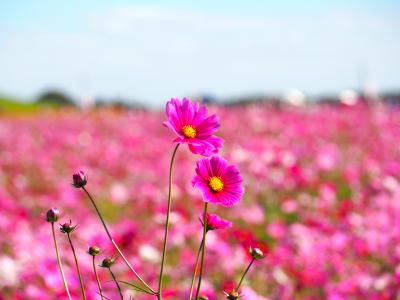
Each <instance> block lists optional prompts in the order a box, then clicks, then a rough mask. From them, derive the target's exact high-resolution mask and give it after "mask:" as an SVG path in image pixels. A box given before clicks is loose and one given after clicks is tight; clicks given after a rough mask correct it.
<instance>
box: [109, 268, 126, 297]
mask: <svg viewBox="0 0 400 300" xmlns="http://www.w3.org/2000/svg"><path fill="white" fill-rule="evenodd" d="M108 270H109V271H110V274H111V276H112V278H113V279H114V282H115V284H116V285H117V288H118V292H119V296H120V297H121V300H123V299H124V295H122V291H121V287H120V285H119V283H118V281H117V278H115V275H114V273H113V272H112V271H111V268H108Z"/></svg>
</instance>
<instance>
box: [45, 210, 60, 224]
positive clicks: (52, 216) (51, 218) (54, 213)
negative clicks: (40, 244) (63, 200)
mask: <svg viewBox="0 0 400 300" xmlns="http://www.w3.org/2000/svg"><path fill="white" fill-rule="evenodd" d="M59 218H60V211H59V210H58V209H57V208H54V207H53V208H51V209H49V210H48V211H47V213H46V221H47V222H50V223H54V222H57V221H58V219H59Z"/></svg>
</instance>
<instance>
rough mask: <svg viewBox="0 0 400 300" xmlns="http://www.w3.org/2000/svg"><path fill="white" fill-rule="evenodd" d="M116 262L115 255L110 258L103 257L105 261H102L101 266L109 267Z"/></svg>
mask: <svg viewBox="0 0 400 300" xmlns="http://www.w3.org/2000/svg"><path fill="white" fill-rule="evenodd" d="M114 264H115V258H114V257H108V258H105V259H103V261H102V262H101V265H100V267H102V268H107V269H109V268H111V267H112V266H113V265H114Z"/></svg>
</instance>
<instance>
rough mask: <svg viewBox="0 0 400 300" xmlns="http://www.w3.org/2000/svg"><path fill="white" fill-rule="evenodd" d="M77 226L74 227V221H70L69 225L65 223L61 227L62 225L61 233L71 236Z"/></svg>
mask: <svg viewBox="0 0 400 300" xmlns="http://www.w3.org/2000/svg"><path fill="white" fill-rule="evenodd" d="M76 226H77V225H75V226H73V225H72V221H71V220H69V223H64V224H61V225H60V231H61V232H62V233H67V234H69V233H71V232H74V231H75V229H76Z"/></svg>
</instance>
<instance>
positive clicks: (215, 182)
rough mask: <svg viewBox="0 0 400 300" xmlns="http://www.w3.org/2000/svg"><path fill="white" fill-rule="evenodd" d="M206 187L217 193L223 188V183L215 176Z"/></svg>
mask: <svg viewBox="0 0 400 300" xmlns="http://www.w3.org/2000/svg"><path fill="white" fill-rule="evenodd" d="M208 186H209V187H210V188H211V189H212V190H213V191H214V192H219V191H221V190H222V189H223V188H224V183H223V182H222V180H221V178H219V177H217V176H213V177H211V178H210V181H209V182H208Z"/></svg>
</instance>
